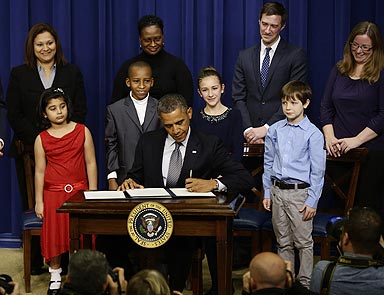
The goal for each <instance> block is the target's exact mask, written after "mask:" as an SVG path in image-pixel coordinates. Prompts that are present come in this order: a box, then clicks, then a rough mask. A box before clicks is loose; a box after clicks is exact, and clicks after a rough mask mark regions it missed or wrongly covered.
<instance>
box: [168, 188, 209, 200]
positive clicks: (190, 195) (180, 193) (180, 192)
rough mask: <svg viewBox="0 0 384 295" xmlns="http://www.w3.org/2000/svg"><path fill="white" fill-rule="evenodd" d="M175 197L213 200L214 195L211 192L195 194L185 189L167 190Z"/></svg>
mask: <svg viewBox="0 0 384 295" xmlns="http://www.w3.org/2000/svg"><path fill="white" fill-rule="evenodd" d="M169 190H170V191H171V192H172V193H173V194H174V195H175V197H176V198H177V197H183V198H185V197H188V198H215V197H216V195H215V194H214V193H212V192H207V193H197V192H189V191H188V190H187V189H186V188H170V189H169Z"/></svg>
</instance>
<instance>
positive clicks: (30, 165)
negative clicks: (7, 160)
mask: <svg viewBox="0 0 384 295" xmlns="http://www.w3.org/2000/svg"><path fill="white" fill-rule="evenodd" d="M16 148H17V152H18V154H19V155H21V156H22V157H23V162H24V174H25V184H26V189H27V197H28V208H30V209H32V208H35V182H34V176H35V157H34V151H33V145H28V144H25V143H24V142H23V141H21V140H17V141H16Z"/></svg>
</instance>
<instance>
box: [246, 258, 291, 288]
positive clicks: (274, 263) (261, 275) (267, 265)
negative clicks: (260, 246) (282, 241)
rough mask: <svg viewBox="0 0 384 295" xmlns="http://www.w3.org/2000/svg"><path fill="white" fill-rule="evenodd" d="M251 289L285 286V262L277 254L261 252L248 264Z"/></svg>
mask: <svg viewBox="0 0 384 295" xmlns="http://www.w3.org/2000/svg"><path fill="white" fill-rule="evenodd" d="M249 270H250V274H251V288H252V290H260V289H265V288H285V287H286V279H287V272H286V264H285V262H284V260H283V259H282V258H281V257H280V256H279V255H277V254H275V253H272V252H262V253H260V254H257V255H256V256H255V257H253V259H252V260H251V263H250V264H249Z"/></svg>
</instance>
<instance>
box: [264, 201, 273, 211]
mask: <svg viewBox="0 0 384 295" xmlns="http://www.w3.org/2000/svg"><path fill="white" fill-rule="evenodd" d="M263 206H264V209H265V210H267V211H271V199H263Z"/></svg>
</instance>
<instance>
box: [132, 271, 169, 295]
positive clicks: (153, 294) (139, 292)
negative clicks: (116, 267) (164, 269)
mask: <svg viewBox="0 0 384 295" xmlns="http://www.w3.org/2000/svg"><path fill="white" fill-rule="evenodd" d="M127 294H128V295H143V294H148V295H149V294H150V295H170V294H171V292H170V290H169V287H168V284H167V281H166V280H165V278H164V276H163V275H162V274H161V273H160V272H158V271H157V270H153V269H143V270H141V271H139V272H138V273H136V274H135V275H134V276H133V277H132V278H131V279H130V280H129V283H128V287H127Z"/></svg>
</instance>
